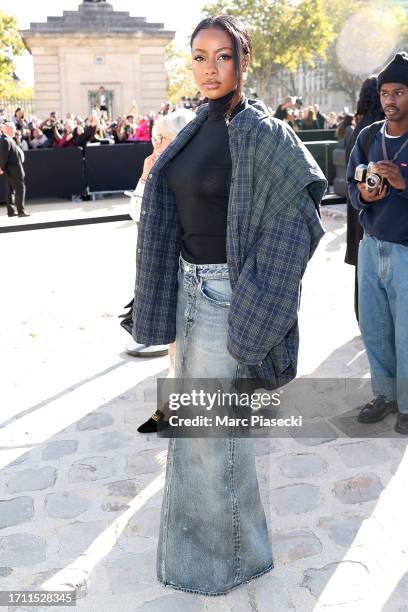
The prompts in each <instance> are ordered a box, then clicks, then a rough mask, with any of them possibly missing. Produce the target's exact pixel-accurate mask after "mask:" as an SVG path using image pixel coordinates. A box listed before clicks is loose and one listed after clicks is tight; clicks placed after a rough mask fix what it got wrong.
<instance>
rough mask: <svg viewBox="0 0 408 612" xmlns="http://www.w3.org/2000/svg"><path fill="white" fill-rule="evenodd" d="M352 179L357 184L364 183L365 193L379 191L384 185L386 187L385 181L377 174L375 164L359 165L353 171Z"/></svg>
mask: <svg viewBox="0 0 408 612" xmlns="http://www.w3.org/2000/svg"><path fill="white" fill-rule="evenodd" d="M354 178H355V180H356V181H357V182H358V183H365V186H366V187H367V191H375V190H376V189H379V190H381V189H382V188H383V186H384V185H388V181H387V179H385V178H383V177H382V176H380V175H379V174H378V172H377V164H376V163H375V162H370V163H369V164H368V166H366V165H365V164H359V165H358V166H357V168H356V170H355V173H354Z"/></svg>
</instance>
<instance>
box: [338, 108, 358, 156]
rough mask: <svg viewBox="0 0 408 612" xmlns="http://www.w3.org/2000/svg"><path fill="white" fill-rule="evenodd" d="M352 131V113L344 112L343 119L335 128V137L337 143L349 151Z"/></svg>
mask: <svg viewBox="0 0 408 612" xmlns="http://www.w3.org/2000/svg"><path fill="white" fill-rule="evenodd" d="M353 132H354V115H352V114H351V113H345V114H344V116H343V119H342V121H341V123H340V125H339V127H338V128H337V130H336V138H337V140H338V141H339V144H340V145H341V146H342V147H344V148H345V149H347V150H348V151H351V148H352V147H351V146H350V144H351V141H352V139H353ZM347 161H348V160H347Z"/></svg>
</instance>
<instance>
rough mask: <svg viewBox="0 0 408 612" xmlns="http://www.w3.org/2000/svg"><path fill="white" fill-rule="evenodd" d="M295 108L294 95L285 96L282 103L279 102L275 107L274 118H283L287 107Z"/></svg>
mask: <svg viewBox="0 0 408 612" xmlns="http://www.w3.org/2000/svg"><path fill="white" fill-rule="evenodd" d="M294 108H296V98H295V97H294V96H287V97H286V98H285V99H284V101H283V102H282V104H279V106H278V107H277V109H276V111H275V114H274V117H275V119H282V120H284V119H285V117H287V112H286V111H288V110H289V109H294Z"/></svg>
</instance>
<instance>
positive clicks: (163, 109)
mask: <svg viewBox="0 0 408 612" xmlns="http://www.w3.org/2000/svg"><path fill="white" fill-rule="evenodd" d="M172 111H173V105H172V103H171V102H162V103H161V104H160V110H159V115H167V114H168V113H171V112H172Z"/></svg>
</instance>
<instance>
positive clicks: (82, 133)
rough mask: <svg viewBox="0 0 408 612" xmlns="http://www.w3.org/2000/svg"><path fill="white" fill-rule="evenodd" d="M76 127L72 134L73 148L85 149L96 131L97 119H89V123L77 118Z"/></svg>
mask: <svg viewBox="0 0 408 612" xmlns="http://www.w3.org/2000/svg"><path fill="white" fill-rule="evenodd" d="M76 122H77V125H76V127H75V128H74V130H73V132H72V140H73V142H74V146H76V147H85V146H86V145H87V144H88V142H91V141H92V139H93V136H94V134H95V131H96V123H97V119H96V118H95V117H91V119H90V120H89V121H86V122H83V121H82V119H81V117H77V120H76Z"/></svg>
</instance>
